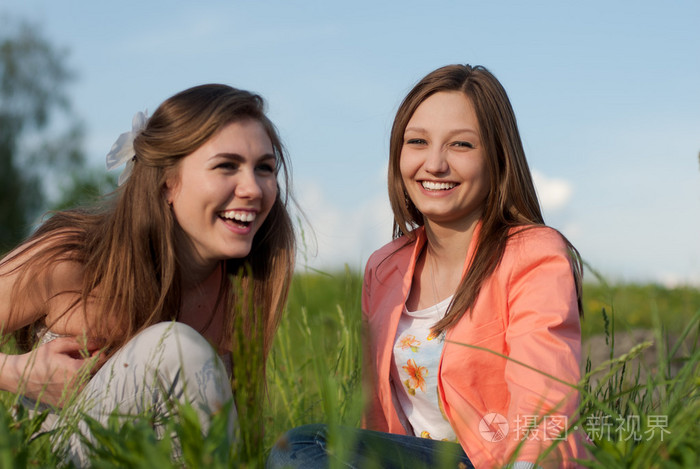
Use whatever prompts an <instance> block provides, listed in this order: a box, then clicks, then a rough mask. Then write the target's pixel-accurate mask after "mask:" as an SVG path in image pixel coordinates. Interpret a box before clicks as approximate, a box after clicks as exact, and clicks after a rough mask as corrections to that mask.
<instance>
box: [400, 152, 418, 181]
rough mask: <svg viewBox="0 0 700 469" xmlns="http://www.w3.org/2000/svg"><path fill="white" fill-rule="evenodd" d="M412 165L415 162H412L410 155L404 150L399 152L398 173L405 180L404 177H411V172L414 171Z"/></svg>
mask: <svg viewBox="0 0 700 469" xmlns="http://www.w3.org/2000/svg"><path fill="white" fill-rule="evenodd" d="M414 166H415V164H414V163H413V161H412V159H411V157H410V155H407V154H406V153H405V152H401V156H400V159H399V173H400V174H401V179H403V180H404V181H405V180H406V179H409V178H411V177H413V174H414V173H415V168H414Z"/></svg>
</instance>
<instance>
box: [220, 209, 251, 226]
mask: <svg viewBox="0 0 700 469" xmlns="http://www.w3.org/2000/svg"><path fill="white" fill-rule="evenodd" d="M221 216H222V217H223V218H228V219H229V220H236V221H242V222H245V223H250V222H251V221H253V220H255V212H237V211H233V210H232V211H229V212H221Z"/></svg>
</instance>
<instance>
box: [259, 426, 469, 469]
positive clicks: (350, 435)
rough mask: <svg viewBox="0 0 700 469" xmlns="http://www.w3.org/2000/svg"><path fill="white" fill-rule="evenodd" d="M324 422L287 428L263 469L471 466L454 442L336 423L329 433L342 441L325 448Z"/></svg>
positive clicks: (327, 432) (326, 437)
mask: <svg viewBox="0 0 700 469" xmlns="http://www.w3.org/2000/svg"><path fill="white" fill-rule="evenodd" d="M329 433H330V432H329V430H328V427H327V426H326V425H322V424H312V425H304V426H301V427H297V428H294V429H292V430H290V431H288V432H287V433H286V434H285V435H284V436H283V437H282V438H280V439H279V440H278V441H277V443H276V444H275V446H274V447H273V448H272V450H271V451H270V455H269V457H268V459H267V464H266V467H267V469H282V468H303V469H316V468H327V467H329V466H330V465H331V464H333V465H334V466H336V467H348V468H370V467H375V468H387V469H392V468H396V469H399V468H420V467H425V468H433V467H453V468H459V469H473V468H474V466H473V465H472V463H471V462H470V461H469V458H468V457H467V455H466V454H465V453H464V450H463V449H462V447H461V446H460V445H459V444H457V443H452V442H448V441H436V440H429V439H426V438H418V437H415V436H406V435H395V434H393V433H382V432H375V431H371V430H360V429H356V428H347V427H338V428H337V433H336V434H335V435H333V436H332V438H334V439H335V440H336V441H338V442H342V443H340V444H336V445H334V447H336V448H337V449H336V450H335V451H333V450H330V449H328V448H327V443H328V440H329V436H330V435H329Z"/></svg>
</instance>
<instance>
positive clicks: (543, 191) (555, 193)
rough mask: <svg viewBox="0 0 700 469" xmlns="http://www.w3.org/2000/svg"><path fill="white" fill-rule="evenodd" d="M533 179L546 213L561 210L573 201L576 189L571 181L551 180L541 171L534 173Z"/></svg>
mask: <svg viewBox="0 0 700 469" xmlns="http://www.w3.org/2000/svg"><path fill="white" fill-rule="evenodd" d="M532 179H533V181H534V183H535V189H536V190H537V195H538V197H539V199H540V204H541V205H542V209H543V210H544V211H545V212H556V211H558V210H561V209H562V208H564V207H565V206H566V204H568V203H569V200H571V195H572V194H573V192H574V188H573V185H572V184H571V183H570V182H569V181H566V180H564V179H556V178H549V177H547V176H545V175H544V174H542V173H540V172H539V171H532Z"/></svg>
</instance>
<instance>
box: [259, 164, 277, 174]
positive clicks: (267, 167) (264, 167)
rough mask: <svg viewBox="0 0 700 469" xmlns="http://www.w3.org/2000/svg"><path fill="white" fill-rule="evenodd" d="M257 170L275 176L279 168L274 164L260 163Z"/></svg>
mask: <svg viewBox="0 0 700 469" xmlns="http://www.w3.org/2000/svg"><path fill="white" fill-rule="evenodd" d="M257 170H258V171H260V172H262V173H269V174H274V173H275V172H276V171H277V167H276V166H275V165H274V164H273V163H260V164H259V165H258V166H257Z"/></svg>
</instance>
